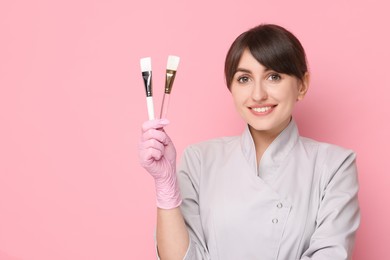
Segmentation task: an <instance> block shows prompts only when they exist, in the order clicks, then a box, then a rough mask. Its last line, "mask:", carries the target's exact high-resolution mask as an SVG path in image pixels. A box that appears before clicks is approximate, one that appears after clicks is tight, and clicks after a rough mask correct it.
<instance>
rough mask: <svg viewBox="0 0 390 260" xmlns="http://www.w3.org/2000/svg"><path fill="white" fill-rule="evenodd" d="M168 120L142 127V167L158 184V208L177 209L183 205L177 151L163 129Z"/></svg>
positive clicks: (145, 124) (149, 122)
mask: <svg viewBox="0 0 390 260" xmlns="http://www.w3.org/2000/svg"><path fill="white" fill-rule="evenodd" d="M168 124H169V121H168V120H167V119H156V120H150V121H146V122H145V123H144V124H143V125H142V136H141V141H140V144H139V159H140V163H141V165H142V166H143V167H144V168H145V169H146V170H147V171H148V172H149V173H150V175H152V177H153V178H154V180H155V184H156V196H157V207H159V208H162V209H172V208H176V207H178V206H179V205H180V204H181V196H180V190H179V186H178V183H177V178H176V149H175V146H174V145H173V143H172V141H171V139H170V138H169V136H168V135H167V134H166V133H165V131H164V129H163V127H164V126H166V125H168Z"/></svg>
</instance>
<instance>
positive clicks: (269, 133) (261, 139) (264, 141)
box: [249, 118, 291, 164]
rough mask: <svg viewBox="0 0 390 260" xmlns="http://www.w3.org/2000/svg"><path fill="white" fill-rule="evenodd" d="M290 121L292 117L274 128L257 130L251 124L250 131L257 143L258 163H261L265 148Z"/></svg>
mask: <svg viewBox="0 0 390 260" xmlns="http://www.w3.org/2000/svg"><path fill="white" fill-rule="evenodd" d="M290 121H291V118H290V119H289V120H288V121H286V122H285V123H283V124H281V125H280V126H279V127H278V128H276V129H273V130H256V129H254V128H253V127H252V126H249V131H250V133H251V135H252V139H253V142H254V143H255V149H256V159H257V163H258V164H259V163H260V160H261V157H262V156H263V154H264V152H265V150H267V148H268V147H269V146H270V144H271V143H272V142H273V141H274V140H275V138H276V137H277V136H278V135H279V134H280V133H281V132H282V131H283V130H284V129H285V128H286V127H287V126H288V124H289V123H290Z"/></svg>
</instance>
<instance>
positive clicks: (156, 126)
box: [142, 118, 169, 132]
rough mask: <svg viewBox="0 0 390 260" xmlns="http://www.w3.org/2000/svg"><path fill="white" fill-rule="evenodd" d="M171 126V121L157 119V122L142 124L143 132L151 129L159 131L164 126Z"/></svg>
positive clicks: (151, 121) (150, 121)
mask: <svg viewBox="0 0 390 260" xmlns="http://www.w3.org/2000/svg"><path fill="white" fill-rule="evenodd" d="M168 124H169V120H168V119H165V118H163V119H155V120H149V121H146V122H144V123H143V124H142V131H143V132H146V131H148V130H149V129H159V128H163V127H164V126H166V125H168Z"/></svg>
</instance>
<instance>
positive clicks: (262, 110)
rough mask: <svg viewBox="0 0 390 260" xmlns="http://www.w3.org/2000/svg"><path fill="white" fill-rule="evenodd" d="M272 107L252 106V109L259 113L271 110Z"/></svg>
mask: <svg viewBox="0 0 390 260" xmlns="http://www.w3.org/2000/svg"><path fill="white" fill-rule="evenodd" d="M270 109H271V107H252V110H253V111H255V112H259V113H264V112H267V111H268V110H270Z"/></svg>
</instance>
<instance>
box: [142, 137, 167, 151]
mask: <svg viewBox="0 0 390 260" xmlns="http://www.w3.org/2000/svg"><path fill="white" fill-rule="evenodd" d="M139 147H140V150H141V151H147V150H149V149H154V150H158V151H160V152H161V154H164V151H165V146H164V144H162V143H160V142H159V141H157V140H156V139H150V140H146V141H143V142H140V145H139Z"/></svg>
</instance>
